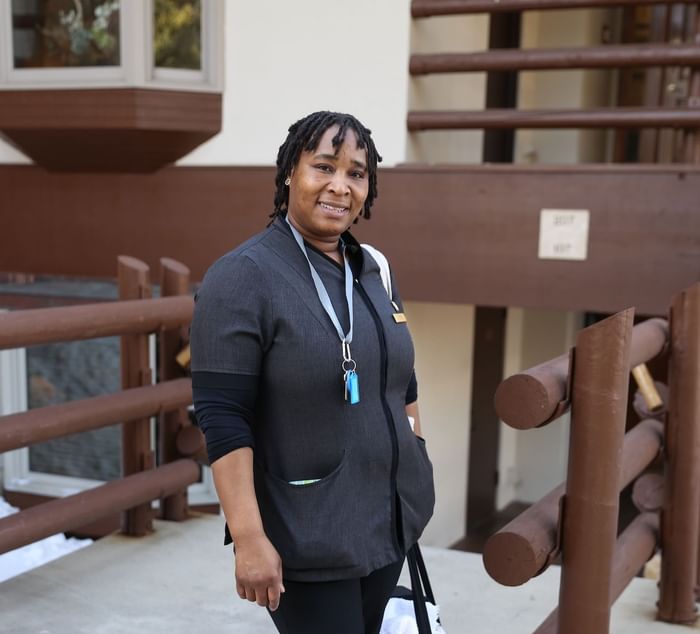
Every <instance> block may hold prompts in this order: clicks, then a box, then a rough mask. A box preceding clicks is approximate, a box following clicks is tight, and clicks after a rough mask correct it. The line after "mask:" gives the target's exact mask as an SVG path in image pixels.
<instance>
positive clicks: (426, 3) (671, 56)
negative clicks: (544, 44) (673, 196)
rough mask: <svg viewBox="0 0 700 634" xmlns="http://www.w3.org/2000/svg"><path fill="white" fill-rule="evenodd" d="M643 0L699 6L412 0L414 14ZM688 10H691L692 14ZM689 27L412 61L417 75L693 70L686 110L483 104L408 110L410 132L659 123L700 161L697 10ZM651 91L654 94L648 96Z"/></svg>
mask: <svg viewBox="0 0 700 634" xmlns="http://www.w3.org/2000/svg"><path fill="white" fill-rule="evenodd" d="M643 4H658V5H668V6H671V5H674V4H697V2H693V1H692V0H683V2H680V3H678V2H672V1H671V0H656V1H654V0H642V1H640V0H413V2H412V4H411V14H412V16H413V18H414V19H426V18H430V17H432V16H440V15H460V14H461V15H464V14H475V13H503V12H519V11H524V10H550V9H573V8H588V7H616V6H634V5H643ZM689 15H690V14H689ZM694 21H695V22H694V24H693V25H690V28H689V31H690V32H691V41H689V42H685V43H682V44H679V43H664V42H659V43H654V44H647V45H637V44H630V45H609V46H595V47H589V48H565V49H563V48H558V49H527V50H524V49H501V50H488V51H483V52H476V53H433V54H425V53H421V54H413V55H412V56H411V59H410V63H409V72H410V74H411V75H412V76H421V75H429V74H436V73H464V72H503V71H510V72H518V71H526V70H527V71H539V70H551V69H580V68H625V67H631V66H635V67H643V68H648V69H655V68H660V67H669V66H675V67H690V69H691V73H690V82H689V89H688V94H687V99H686V104H685V107H659V106H660V99H658V95H657V96H656V97H657V99H652V100H649V99H647V103H646V106H645V107H638V108H622V107H615V108H596V109H586V110H575V109H562V110H559V109H549V110H545V109H533V110H518V109H512V108H507V109H491V108H489V109H486V110H414V111H410V112H409V113H408V115H407V128H408V130H409V131H411V132H420V131H428V130H466V129H484V130H493V129H525V128H549V129H566V128H578V129H583V128H613V129H624V128H641V129H651V130H658V129H662V128H669V129H682V130H684V131H686V134H685V137H686V138H685V142H684V147H683V149H682V151H679V156H680V160H681V161H685V162H687V163H697V162H700V142H699V141H698V139H699V138H700V136H699V135H698V134H697V130H698V128H700V108H698V105H699V103H700V101H699V100H700V11H697V13H696V16H695V18H694ZM649 94H651V93H649Z"/></svg>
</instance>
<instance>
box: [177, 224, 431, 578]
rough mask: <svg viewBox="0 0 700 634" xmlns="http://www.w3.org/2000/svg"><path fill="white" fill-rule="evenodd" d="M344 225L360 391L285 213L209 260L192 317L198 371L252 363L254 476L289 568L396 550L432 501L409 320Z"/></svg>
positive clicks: (340, 563)
mask: <svg viewBox="0 0 700 634" xmlns="http://www.w3.org/2000/svg"><path fill="white" fill-rule="evenodd" d="M344 239H345V240H346V243H347V244H349V249H350V252H351V256H352V257H351V259H352V261H353V270H354V274H355V278H356V279H355V284H354V297H353V300H354V305H355V308H354V320H355V325H354V338H353V342H352V345H351V348H352V353H353V357H354V359H355V360H356V362H357V372H358V376H359V381H360V402H359V403H358V404H356V405H350V404H348V403H347V402H345V400H344V399H343V382H342V372H341V367H340V363H341V360H342V357H341V345H340V340H339V339H338V334H337V333H336V331H335V329H334V327H333V325H332V323H331V321H330V319H329V317H328V315H326V313H325V312H324V310H323V307H322V305H321V303H320V301H319V299H318V296H317V293H316V290H315V287H314V285H313V282H312V280H311V275H310V273H309V268H308V263H307V262H306V260H305V258H304V256H303V254H302V253H301V251H300V249H299V247H298V245H297V244H296V243H295V241H294V238H293V237H292V235H291V232H290V230H289V227H288V226H287V225H286V223H285V222H284V221H282V220H279V219H277V220H275V222H273V223H272V225H271V226H270V227H268V228H267V229H266V230H265V231H263V232H262V233H260V234H258V235H257V236H255V237H253V238H251V239H250V240H248V241H247V242H245V243H244V244H242V245H241V246H239V247H238V248H236V249H235V250H233V251H231V252H230V253H228V254H227V255H225V256H223V257H222V258H221V259H219V260H218V261H217V262H215V263H214V265H213V266H212V267H211V268H210V269H209V271H208V272H207V274H206V276H205V278H204V281H203V283H202V286H201V288H200V289H199V291H198V293H197V301H196V304H195V313H194V318H193V322H192V330H191V346H192V369H193V371H207V372H224V373H236V374H247V375H253V376H258V377H259V391H258V399H257V404H256V407H255V415H254V421H253V424H252V430H253V435H254V438H255V467H254V476H255V490H256V496H257V500H258V505H259V507H260V512H261V515H262V519H263V525H264V528H265V531H266V534H267V535H268V537H269V538H270V540H271V541H272V543H273V544H274V546H275V547H276V548H277V550H278V551H279V553H280V556H281V558H282V563H283V567H284V577H285V578H287V579H291V580H299V581H323V580H335V579H349V578H352V577H359V576H364V575H366V574H369V573H370V572H371V571H373V570H376V569H378V568H381V567H383V566H385V565H388V564H390V563H393V562H395V561H397V560H398V559H400V558H401V556H402V555H403V554H404V553H405V551H406V550H407V549H408V548H409V547H410V546H411V545H412V544H413V543H415V542H416V541H417V540H418V538H419V536H420V534H421V533H422V531H423V529H424V527H425V525H426V524H427V522H428V520H429V519H430V516H431V515H432V511H433V505H434V490H433V476H432V465H431V463H430V460H429V459H428V456H427V453H426V449H425V443H424V441H423V440H422V439H420V438H418V437H416V436H415V435H414V434H413V432H412V430H411V428H410V425H409V422H408V419H407V417H406V412H405V394H406V387H407V385H408V382H409V380H410V378H411V373H412V370H413V360H414V357H413V355H414V353H413V344H412V342H411V337H410V334H409V332H408V328H407V325H406V324H405V323H396V321H395V320H394V319H393V313H394V312H395V311H394V309H393V307H392V305H391V303H390V301H389V298H388V296H387V294H386V291H385V289H384V287H383V285H382V282H381V279H380V276H379V267H378V265H377V263H376V262H375V261H374V259H373V258H372V257H371V256H370V255H368V254H367V253H366V252H364V251H363V250H362V249H361V248H360V247H359V245H357V242H356V241H355V240H354V238H353V237H352V236H351V235H350V234H349V233H346V234H345V235H344ZM395 299H396V298H395ZM343 310H344V311H345V313H346V314H347V309H346V308H344V309H343ZM336 312H338V313H341V312H343V311H342V310H338V308H337V307H336ZM311 479H318V481H317V482H315V483H313V484H307V485H301V486H300V485H293V484H290V481H298V480H311Z"/></svg>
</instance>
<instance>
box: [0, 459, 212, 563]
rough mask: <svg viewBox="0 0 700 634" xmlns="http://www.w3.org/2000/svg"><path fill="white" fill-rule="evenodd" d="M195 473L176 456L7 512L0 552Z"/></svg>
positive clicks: (175, 486)
mask: <svg viewBox="0 0 700 634" xmlns="http://www.w3.org/2000/svg"><path fill="white" fill-rule="evenodd" d="M199 476H200V474H199V466H198V465H197V463H196V462H194V460H188V459H182V460H177V461H175V462H171V463H169V464H167V465H164V466H162V467H158V468H157V469H151V470H149V471H142V472H141V473H137V474H134V475H130V476H127V477H125V478H122V479H120V480H113V481H112V482H107V483H106V484H103V485H101V486H98V487H95V488H94V489H90V490H88V491H83V492H82V493H76V494H75V495H71V496H68V497H65V498H59V499H56V500H51V501H50V502H44V503H43V504H38V505H37V506H33V507H31V508H29V509H26V510H24V511H20V512H19V513H15V514H14V515H9V516H8V517H5V518H3V519H0V554H1V553H5V552H8V551H10V550H13V549H15V548H19V547H21V546H26V545H27V544H31V543H32V542H35V541H38V540H40V539H44V538H45V537H49V536H50V535H54V534H56V533H61V532H65V531H71V530H74V529H76V528H79V527H80V526H85V525H86V524H88V523H90V522H93V521H95V520H98V519H100V518H102V517H104V516H105V515H110V514H112V513H118V512H120V511H125V510H127V509H130V508H132V507H134V506H136V505H138V504H143V503H147V502H150V501H152V500H156V499H158V498H162V497H165V496H167V495H170V494H173V493H175V492H177V491H179V490H181V489H183V488H185V487H187V486H188V485H190V484H193V483H195V482H197V481H198V480H199Z"/></svg>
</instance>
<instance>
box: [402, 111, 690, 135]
mask: <svg viewBox="0 0 700 634" xmlns="http://www.w3.org/2000/svg"><path fill="white" fill-rule="evenodd" d="M406 126H407V129H408V131H409V132H420V131H422V130H477V129H480V128H483V129H485V130H503V129H513V128H522V129H548V130H563V129H567V128H576V129H589V128H674V129H684V128H697V127H700V109H698V108H687V107H683V108H644V107H625V108H589V109H588V110H582V109H573V108H572V109H561V110H551V109H550V110H543V109H541V110H517V109H511V108H492V109H490V110H410V111H409V112H408V114H407V115H406Z"/></svg>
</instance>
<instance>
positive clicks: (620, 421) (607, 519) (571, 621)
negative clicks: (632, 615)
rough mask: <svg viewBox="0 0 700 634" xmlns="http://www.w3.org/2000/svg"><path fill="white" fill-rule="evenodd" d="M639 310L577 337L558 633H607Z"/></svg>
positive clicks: (598, 325) (617, 317)
mask: <svg viewBox="0 0 700 634" xmlns="http://www.w3.org/2000/svg"><path fill="white" fill-rule="evenodd" d="M633 317H634V309H631V308H629V309H627V310H624V311H622V312H620V313H617V314H616V315H613V316H612V317H609V318H608V319H605V320H604V321H601V322H599V323H597V324H595V325H593V326H591V327H589V328H586V329H584V330H582V331H581V332H580V333H579V334H578V336H577V338H576V348H575V352H574V363H573V388H572V398H571V440H570V447H569V465H568V474H567V479H566V496H565V499H564V509H563V526H562V533H563V534H562V542H563V549H562V567H561V584H560V589H559V625H558V631H559V632H560V633H565V634H591V633H592V632H595V634H607V633H608V632H609V630H610V595H611V578H612V569H613V555H614V552H615V542H616V538H617V516H618V510H619V491H620V489H619V483H620V477H621V464H620V463H621V460H620V458H621V455H622V445H623V439H624V435H625V419H626V413H627V391H628V386H629V371H630V347H631V346H630V344H631V337H632V320H633Z"/></svg>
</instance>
